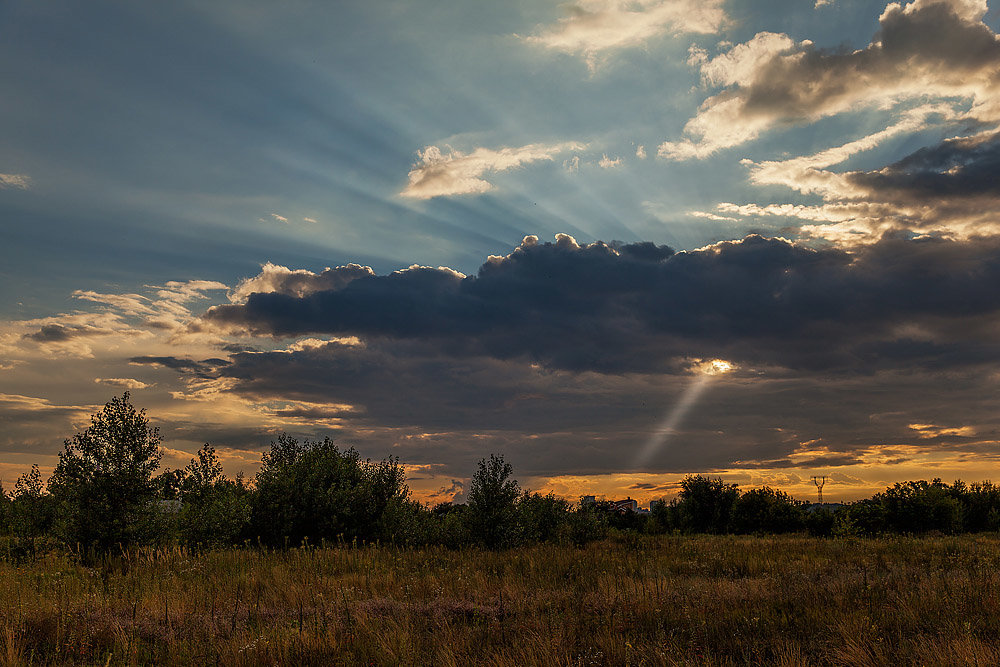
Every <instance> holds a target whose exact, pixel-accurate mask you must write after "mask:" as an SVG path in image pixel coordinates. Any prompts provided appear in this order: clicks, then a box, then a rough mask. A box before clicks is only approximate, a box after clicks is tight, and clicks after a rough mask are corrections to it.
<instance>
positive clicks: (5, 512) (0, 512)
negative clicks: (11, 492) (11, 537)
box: [0, 482, 11, 535]
mask: <svg viewBox="0 0 1000 667" xmlns="http://www.w3.org/2000/svg"><path fill="white" fill-rule="evenodd" d="M10 532H11V526H10V497H9V496H8V495H7V492H6V491H5V490H4V488H3V482H0V535H8V534H10Z"/></svg>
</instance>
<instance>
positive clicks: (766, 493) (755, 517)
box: [731, 486, 806, 534]
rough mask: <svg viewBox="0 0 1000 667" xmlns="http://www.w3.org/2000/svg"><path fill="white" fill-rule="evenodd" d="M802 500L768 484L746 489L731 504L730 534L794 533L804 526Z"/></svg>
mask: <svg viewBox="0 0 1000 667" xmlns="http://www.w3.org/2000/svg"><path fill="white" fill-rule="evenodd" d="M805 505H806V503H803V502H799V501H796V500H795V499H793V498H792V497H791V496H789V495H788V494H787V493H785V492H784V491H778V490H775V489H772V488H770V487H767V486H765V487H762V488H759V489H750V490H749V491H747V492H746V493H744V494H743V495H741V496H739V498H738V499H737V500H736V503H735V505H734V506H733V511H732V517H731V526H732V531H733V532H734V533H738V534H739V533H742V534H747V533H771V534H780V533H794V532H796V531H799V530H802V528H803V527H804V526H805Z"/></svg>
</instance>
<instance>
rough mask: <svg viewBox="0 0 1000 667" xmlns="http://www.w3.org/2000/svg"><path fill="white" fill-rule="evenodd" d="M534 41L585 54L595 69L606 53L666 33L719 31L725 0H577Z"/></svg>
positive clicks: (530, 39) (534, 36)
mask: <svg viewBox="0 0 1000 667" xmlns="http://www.w3.org/2000/svg"><path fill="white" fill-rule="evenodd" d="M564 8H565V10H566V16H565V17H563V18H561V19H559V20H558V21H557V22H556V23H555V24H554V25H551V26H547V27H545V28H543V29H542V30H541V31H540V32H539V33H538V34H535V35H532V36H529V37H527V38H525V41H527V42H528V43H531V44H538V45H540V46H543V47H545V48H549V49H554V50H557V51H563V52H565V53H571V54H574V55H579V56H582V57H583V58H584V59H585V60H586V62H587V66H588V67H589V68H590V69H591V70H592V71H593V70H594V69H595V68H596V67H597V64H598V62H599V59H600V57H601V55H602V54H605V53H607V52H610V51H614V50H618V49H623V48H629V47H636V46H641V45H642V44H644V43H645V42H647V41H649V40H651V39H653V38H654V37H659V36H661V35H666V34H675V35H677V34H685V33H701V34H707V33H716V32H718V31H719V30H720V29H721V28H722V26H723V25H724V24H725V22H726V20H727V17H726V14H725V12H724V11H723V10H722V0H577V2H574V3H571V4H567V5H564Z"/></svg>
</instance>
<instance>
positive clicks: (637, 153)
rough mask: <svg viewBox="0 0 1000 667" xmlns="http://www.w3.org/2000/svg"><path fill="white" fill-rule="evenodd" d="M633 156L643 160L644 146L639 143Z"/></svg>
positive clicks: (644, 154) (644, 156)
mask: <svg viewBox="0 0 1000 667" xmlns="http://www.w3.org/2000/svg"><path fill="white" fill-rule="evenodd" d="M635 156H636V157H637V158H639V159H640V160H645V159H646V147H645V146H643V145H641V144H640V145H639V147H638V148H636V149H635Z"/></svg>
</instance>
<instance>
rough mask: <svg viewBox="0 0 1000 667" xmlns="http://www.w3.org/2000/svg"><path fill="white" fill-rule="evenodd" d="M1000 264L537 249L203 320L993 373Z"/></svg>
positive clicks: (278, 329) (926, 245)
mask: <svg viewBox="0 0 1000 667" xmlns="http://www.w3.org/2000/svg"><path fill="white" fill-rule="evenodd" d="M998 257H1000V240H978V241H976V242H959V241H951V240H946V239H940V238H916V239H909V238H905V237H899V236H887V237H885V238H883V239H881V240H880V241H878V242H877V243H874V244H872V245H870V246H869V247H867V248H863V249H859V250H858V251H856V252H854V253H847V252H844V251H842V250H838V249H835V248H828V249H822V250H816V249H810V248H807V247H804V246H800V245H796V244H793V243H789V242H787V241H784V240H781V239H768V238H763V237H759V236H750V237H747V238H746V239H743V240H742V241H730V242H724V243H719V244H716V245H713V246H710V247H707V248H703V249H700V250H697V251H691V252H683V253H673V251H671V250H670V249H669V248H666V247H663V246H654V245H652V244H649V243H645V244H616V245H608V244H605V243H600V242H598V243H593V244H585V245H581V244H579V243H577V242H576V241H575V240H574V239H573V238H572V237H569V236H567V235H560V236H559V237H558V240H557V242H556V243H544V244H542V243H539V242H538V241H537V240H535V239H534V237H529V238H526V239H525V242H524V243H523V244H522V245H521V246H520V247H519V248H518V249H516V250H515V251H514V252H513V253H511V254H510V255H507V256H505V257H498V256H493V257H490V258H489V259H488V260H487V262H486V263H485V264H483V266H482V267H481V268H480V270H479V272H478V273H477V274H476V275H475V276H469V277H464V276H462V275H461V274H456V273H454V272H451V271H449V270H445V269H431V268H416V269H410V270H404V271H398V272H395V273H392V274H389V275H386V276H377V275H367V276H365V277H362V278H359V279H357V280H354V281H351V282H350V283H348V284H347V285H345V286H343V287H341V288H337V289H326V290H318V291H311V292H309V293H308V294H305V295H303V296H295V295H291V294H286V293H279V292H271V293H254V294H251V295H250V296H249V297H248V298H247V299H246V301H245V302H244V303H239V304H231V305H223V306H216V307H213V308H211V309H209V311H208V312H207V313H206V315H205V316H204V320H205V322H206V323H207V325H209V326H217V327H223V328H229V329H235V330H243V331H250V332H254V333H256V334H259V335H270V336H278V337H282V336H304V335H314V334H317V333H321V334H328V335H334V336H357V337H359V338H360V339H361V340H362V341H366V342H367V341H370V340H372V339H373V338H376V337H388V338H391V339H398V340H410V341H439V343H437V344H440V345H441V346H442V351H443V350H448V352H447V354H448V355H450V356H454V357H461V356H463V355H465V356H474V355H486V356H489V357H493V358H496V359H515V358H522V359H529V360H532V361H534V362H537V363H541V364H543V365H544V366H546V367H550V368H558V369H566V370H572V371H585V370H587V371H598V372H608V373H621V372H636V371H648V372H667V373H679V372H687V371H686V369H689V368H690V364H691V359H694V358H702V359H716V358H718V359H725V360H727V361H730V362H733V363H738V364H740V365H751V366H753V365H765V366H780V367H785V368H792V369H800V370H801V369H812V370H821V369H826V370H828V371H835V372H851V373H862V374H865V373H872V372H875V371H876V370H878V369H881V368H892V367H898V366H899V365H900V364H909V365H912V364H917V365H921V364H924V365H930V366H933V365H937V364H945V363H947V364H952V365H963V364H986V363H992V361H993V360H994V359H995V358H996V356H997V354H998V350H1000V348H998V346H997V344H996V343H995V342H994V339H993V337H992V334H990V333H988V332H989V331H991V329H990V327H993V326H996V325H997V324H998V323H1000V319H998V318H1000V296H998V295H997V294H996V291H995V289H993V287H992V286H993V285H994V284H995V281H998V280H1000V262H998ZM956 295H961V298H957V297H956ZM973 313H975V315H976V318H975V321H976V322H977V324H976V326H971V323H970V321H969V320H968V318H969V317H970V316H971V315H972V314H973ZM960 322H961V323H963V324H961V325H959V323H960ZM916 332H920V333H919V334H918V333H916Z"/></svg>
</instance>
